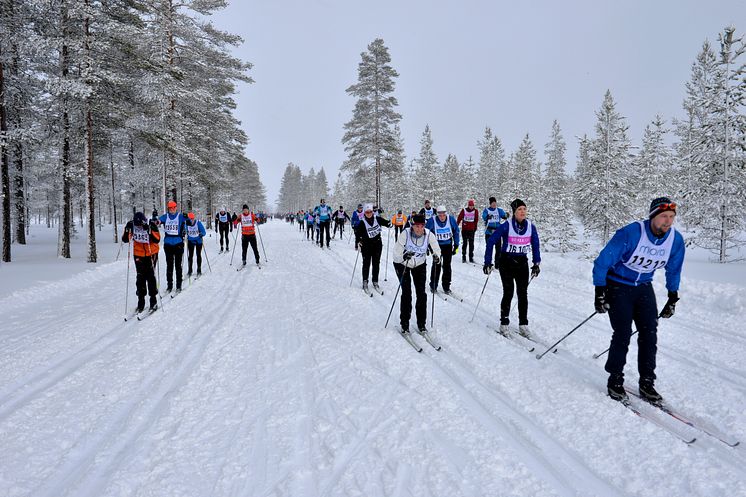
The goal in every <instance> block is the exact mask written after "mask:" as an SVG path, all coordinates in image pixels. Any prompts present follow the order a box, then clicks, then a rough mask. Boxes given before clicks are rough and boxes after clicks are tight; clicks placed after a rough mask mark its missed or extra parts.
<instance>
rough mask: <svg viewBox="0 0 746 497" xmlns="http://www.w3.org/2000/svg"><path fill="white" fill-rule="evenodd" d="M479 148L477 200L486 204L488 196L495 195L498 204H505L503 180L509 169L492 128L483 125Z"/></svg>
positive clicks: (505, 192) (506, 177)
mask: <svg viewBox="0 0 746 497" xmlns="http://www.w3.org/2000/svg"><path fill="white" fill-rule="evenodd" d="M477 147H478V148H479V173H478V176H479V180H478V182H477V185H478V187H477V191H475V195H476V196H477V197H478V201H479V202H481V203H484V204H485V205H486V204H487V200H488V199H489V197H495V198H496V199H497V201H498V203H500V204H503V205H504V204H505V202H506V201H507V198H508V196H509V193H508V188H507V187H506V184H505V182H506V181H507V180H508V177H509V171H508V166H507V162H506V160H505V150H504V149H503V146H502V142H501V141H500V138H498V137H497V135H493V134H492V129H490V128H489V127H485V129H484V136H483V137H482V139H481V140H479V141H478V142H477Z"/></svg>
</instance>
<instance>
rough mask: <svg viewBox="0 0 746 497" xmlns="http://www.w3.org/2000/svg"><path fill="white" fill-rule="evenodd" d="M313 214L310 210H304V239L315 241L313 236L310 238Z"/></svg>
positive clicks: (312, 234)
mask: <svg viewBox="0 0 746 497" xmlns="http://www.w3.org/2000/svg"><path fill="white" fill-rule="evenodd" d="M313 221H314V216H313V212H311V211H310V210H308V211H306V240H311V241H315V238H312V237H313V236H314V233H313V224H314V222H313Z"/></svg>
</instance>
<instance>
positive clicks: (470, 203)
mask: <svg viewBox="0 0 746 497" xmlns="http://www.w3.org/2000/svg"><path fill="white" fill-rule="evenodd" d="M467 205H468V206H469V207H474V199H473V198H470V199H469V201H468V202H467Z"/></svg>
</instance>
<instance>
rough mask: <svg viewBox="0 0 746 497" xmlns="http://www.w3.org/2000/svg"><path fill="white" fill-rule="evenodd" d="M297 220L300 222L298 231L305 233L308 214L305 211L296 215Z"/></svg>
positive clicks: (300, 211)
mask: <svg viewBox="0 0 746 497" xmlns="http://www.w3.org/2000/svg"><path fill="white" fill-rule="evenodd" d="M295 220H296V221H297V222H298V231H300V232H303V226H304V224H305V220H306V213H305V211H304V210H303V209H301V210H299V211H298V212H297V213H296V214H295Z"/></svg>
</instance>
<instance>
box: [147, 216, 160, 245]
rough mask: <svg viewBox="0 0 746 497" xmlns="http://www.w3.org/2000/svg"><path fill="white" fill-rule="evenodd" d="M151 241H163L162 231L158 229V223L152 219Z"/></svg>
mask: <svg viewBox="0 0 746 497" xmlns="http://www.w3.org/2000/svg"><path fill="white" fill-rule="evenodd" d="M149 240H150V243H160V241H161V232H160V230H159V229H158V223H157V222H154V221H151V222H150V238H149Z"/></svg>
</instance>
